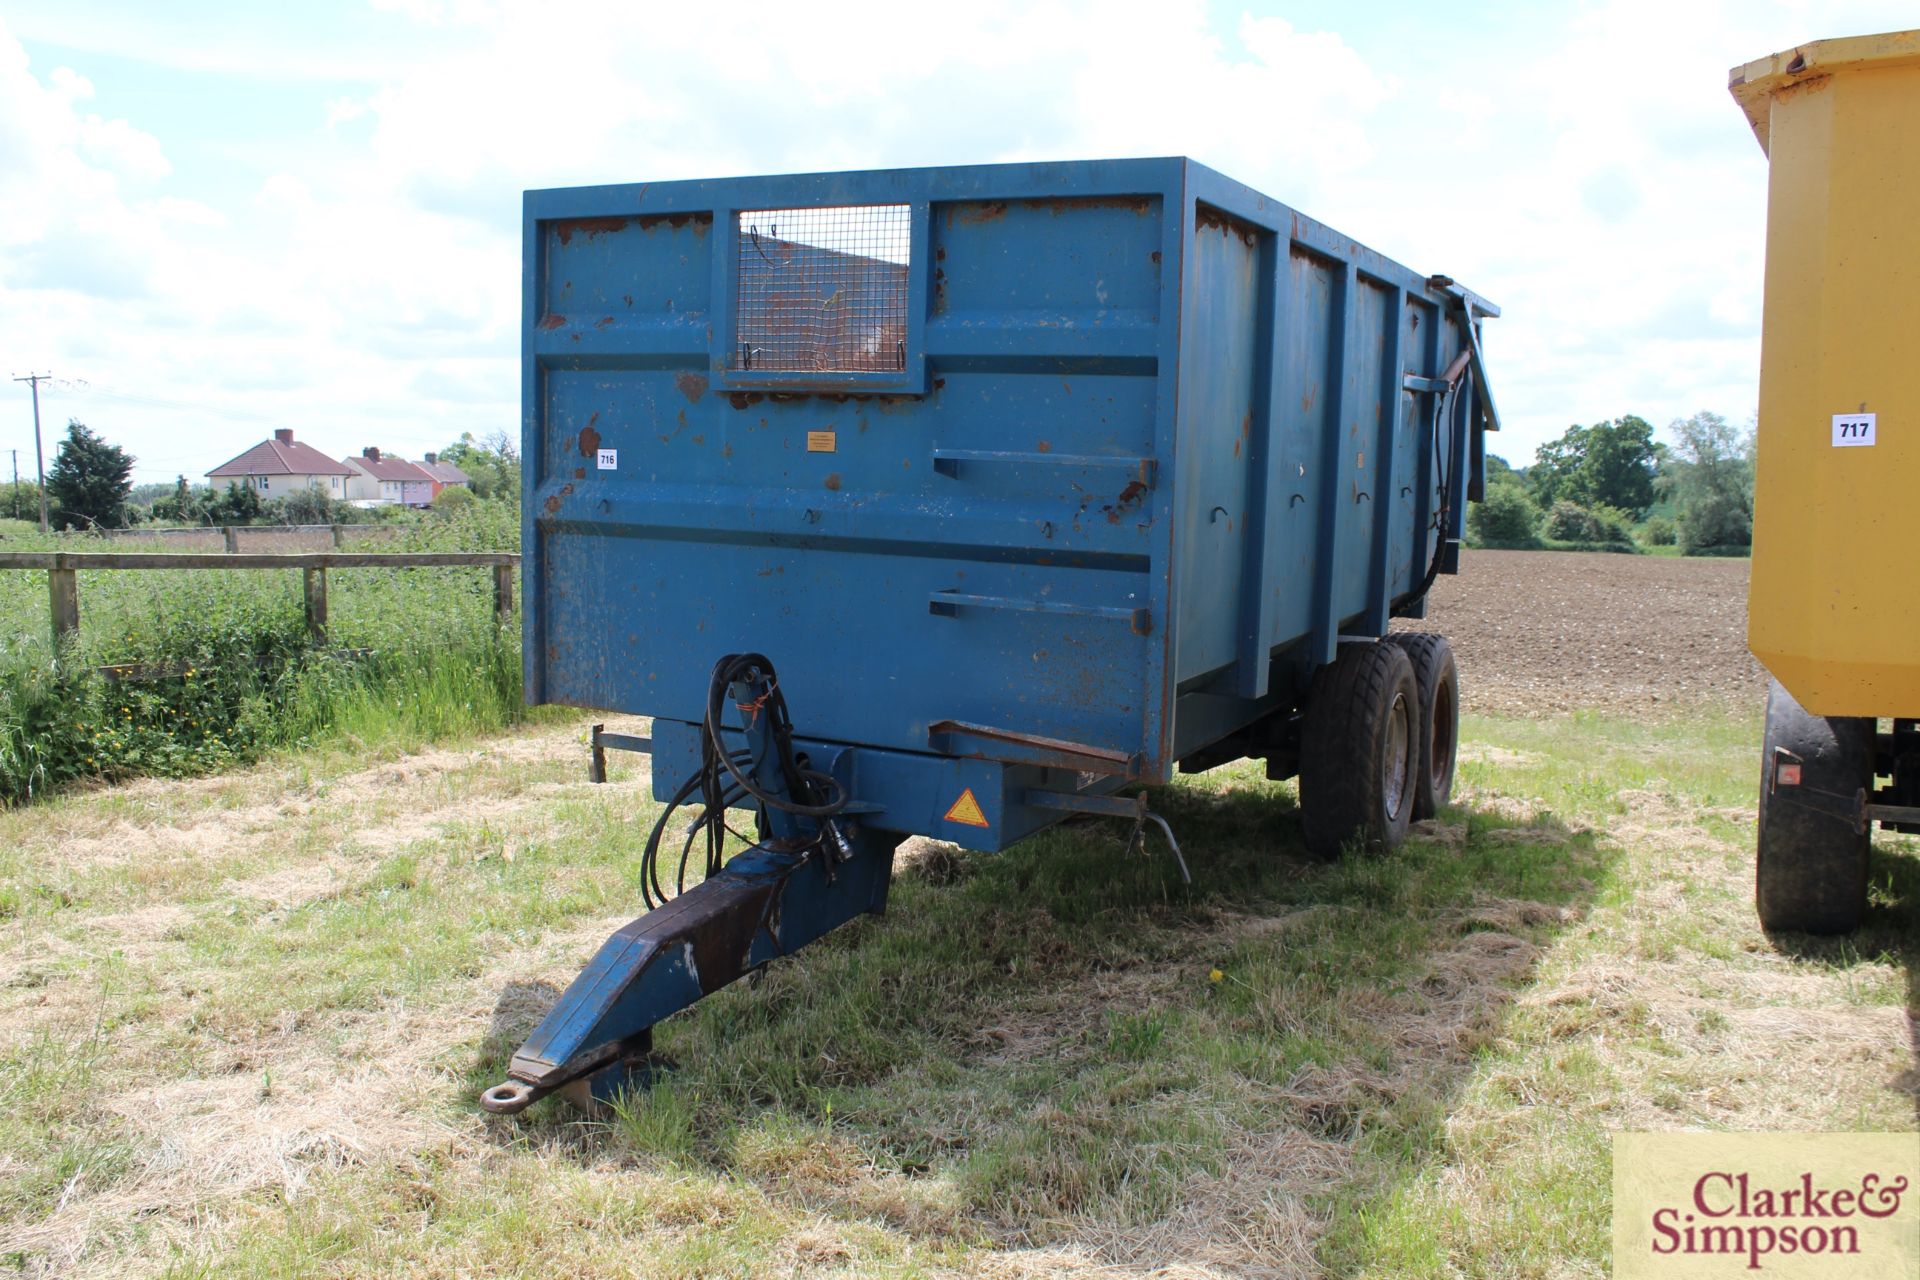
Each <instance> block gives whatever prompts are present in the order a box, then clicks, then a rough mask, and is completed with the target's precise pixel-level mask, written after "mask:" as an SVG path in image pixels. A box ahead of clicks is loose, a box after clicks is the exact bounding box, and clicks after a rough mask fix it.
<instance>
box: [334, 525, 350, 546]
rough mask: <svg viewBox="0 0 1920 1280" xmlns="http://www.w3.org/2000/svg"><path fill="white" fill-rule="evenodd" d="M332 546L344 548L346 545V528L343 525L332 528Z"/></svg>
mask: <svg viewBox="0 0 1920 1280" xmlns="http://www.w3.org/2000/svg"><path fill="white" fill-rule="evenodd" d="M333 545H334V546H336V547H344V546H346V545H347V527H346V526H345V525H343V524H337V525H335V526H333Z"/></svg>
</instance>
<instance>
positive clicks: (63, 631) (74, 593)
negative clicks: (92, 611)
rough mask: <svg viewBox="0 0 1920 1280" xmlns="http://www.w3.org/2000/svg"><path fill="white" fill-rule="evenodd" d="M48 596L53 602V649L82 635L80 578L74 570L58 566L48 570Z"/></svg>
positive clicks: (57, 649)
mask: <svg viewBox="0 0 1920 1280" xmlns="http://www.w3.org/2000/svg"><path fill="white" fill-rule="evenodd" d="M47 594H48V597H49V598H50V599H51V600H52V602H53V647H54V650H55V651H56V652H58V651H59V648H60V646H61V644H62V643H63V642H65V641H68V640H71V639H73V638H74V637H75V636H77V635H79V634H80V578H79V575H78V574H77V573H75V572H74V570H72V569H69V568H67V567H66V566H65V565H60V564H56V567H55V568H52V569H49V570H47Z"/></svg>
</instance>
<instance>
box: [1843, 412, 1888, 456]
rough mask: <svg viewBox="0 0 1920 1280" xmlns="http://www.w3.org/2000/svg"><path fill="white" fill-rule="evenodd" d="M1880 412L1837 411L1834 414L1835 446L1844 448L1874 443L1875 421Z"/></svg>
mask: <svg viewBox="0 0 1920 1280" xmlns="http://www.w3.org/2000/svg"><path fill="white" fill-rule="evenodd" d="M1878 416H1879V415H1878V414H1872V413H1836V414H1834V415H1833V447H1834V448H1836V449H1844V448H1848V447H1851V446H1854V445H1863V444H1872V443H1873V423H1874V419H1875V418H1876V417H1878Z"/></svg>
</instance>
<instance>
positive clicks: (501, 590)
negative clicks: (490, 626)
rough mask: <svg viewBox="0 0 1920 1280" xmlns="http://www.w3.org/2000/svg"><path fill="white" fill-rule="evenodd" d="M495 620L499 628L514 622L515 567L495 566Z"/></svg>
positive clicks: (508, 565)
mask: <svg viewBox="0 0 1920 1280" xmlns="http://www.w3.org/2000/svg"><path fill="white" fill-rule="evenodd" d="M493 620H494V622H495V624H496V625H498V626H502V627H504V626H506V625H507V624H508V623H510V622H512V621H513V566H512V565H510V564H497V565H495V566H493Z"/></svg>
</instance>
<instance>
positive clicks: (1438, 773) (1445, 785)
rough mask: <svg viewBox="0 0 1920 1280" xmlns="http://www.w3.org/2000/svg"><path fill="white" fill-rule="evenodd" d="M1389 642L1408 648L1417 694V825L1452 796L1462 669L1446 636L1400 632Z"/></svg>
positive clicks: (1425, 632)
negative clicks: (1418, 725) (1418, 702)
mask: <svg viewBox="0 0 1920 1280" xmlns="http://www.w3.org/2000/svg"><path fill="white" fill-rule="evenodd" d="M1388 638H1389V639H1390V640H1392V641H1393V643H1394V644H1397V645H1399V646H1400V647H1401V648H1402V649H1404V650H1406V654H1407V659H1408V661H1410V662H1412V663H1413V682H1414V684H1415V685H1416V686H1418V687H1419V690H1420V754H1419V760H1418V761H1417V764H1416V768H1415V771H1414V783H1413V817H1414V821H1416V822H1418V821H1420V820H1421V819H1423V818H1431V817H1432V816H1433V815H1434V814H1436V813H1439V812H1440V810H1442V809H1444V808H1446V805H1447V801H1448V800H1449V799H1450V798H1451V797H1452V795H1453V767H1454V763H1455V761H1456V759H1457V758H1458V756H1459V753H1460V668H1459V667H1458V666H1457V665H1456V664H1455V663H1454V660H1453V646H1452V645H1450V644H1448V643H1447V638H1446V637H1445V636H1442V635H1435V634H1434V633H1433V632H1431V631H1403V632H1401V633H1400V634H1399V635H1396V636H1390V637H1388Z"/></svg>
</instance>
